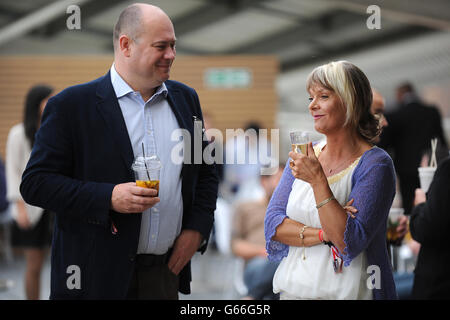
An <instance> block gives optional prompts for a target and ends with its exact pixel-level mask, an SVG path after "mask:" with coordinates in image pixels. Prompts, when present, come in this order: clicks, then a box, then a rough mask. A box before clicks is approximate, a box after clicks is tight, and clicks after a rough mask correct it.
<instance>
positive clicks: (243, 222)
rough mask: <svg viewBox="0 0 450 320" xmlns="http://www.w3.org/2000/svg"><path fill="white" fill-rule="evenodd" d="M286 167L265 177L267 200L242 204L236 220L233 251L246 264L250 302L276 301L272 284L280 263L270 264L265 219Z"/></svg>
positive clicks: (264, 197) (265, 196) (237, 208)
mask: <svg viewBox="0 0 450 320" xmlns="http://www.w3.org/2000/svg"><path fill="white" fill-rule="evenodd" d="M282 173H283V167H282V166H280V167H279V168H278V170H277V171H276V172H275V173H274V174H272V175H261V185H262V187H263V188H264V193H265V194H264V196H263V197H262V198H261V199H260V200H254V201H247V202H241V203H240V204H239V205H238V206H237V207H236V210H235V213H234V216H233V229H232V236H231V250H232V252H233V254H234V255H236V256H238V257H241V258H242V259H244V260H245V269H244V283H245V285H246V287H247V290H248V293H247V297H245V298H246V299H255V300H274V299H277V296H278V295H276V294H274V293H273V287H272V281H273V275H274V273H275V270H276V269H277V267H278V264H279V262H276V261H269V260H268V259H267V253H266V243H265V239H264V217H265V214H266V210H267V205H268V204H269V201H270V198H271V197H272V193H273V191H274V190H275V188H276V186H277V185H278V182H279V181H280V178H281V175H282Z"/></svg>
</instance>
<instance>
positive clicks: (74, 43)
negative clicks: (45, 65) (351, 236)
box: [0, 0, 450, 71]
mask: <svg viewBox="0 0 450 320" xmlns="http://www.w3.org/2000/svg"><path fill="white" fill-rule="evenodd" d="M145 2H148V3H152V4H155V5H157V6H160V7H161V8H162V9H164V10H165V11H166V12H167V13H168V15H169V16H170V17H171V18H172V20H173V22H174V25H175V30H176V34H177V38H178V42H177V53H178V54H179V55H183V54H196V55H203V54H274V55H277V56H278V57H279V59H280V62H281V70H282V71H289V70H292V69H295V68H298V67H301V66H304V65H308V64H311V63H314V62H315V61H319V60H327V59H331V58H333V57H334V56H336V55H342V54H346V53H349V52H355V51H358V50H365V49H367V48H374V47H379V46H382V45H385V44H388V43H392V42H397V41H399V40H402V39H408V38H412V37H417V36H420V35H423V34H426V33H432V32H435V31H443V30H444V31H449V30H450V10H449V9H450V5H449V1H448V0H433V1H422V0H396V1H376V0H270V1H268V0H214V1H213V0H154V1H145ZM131 3H133V1H123V0H78V1H77V0H70V1H67V0H58V1H55V0H1V1H0V54H99V53H106V54H107V53H112V44H111V38H112V36H111V33H112V28H113V25H114V23H115V21H116V20H117V17H118V15H119V13H120V11H121V10H122V9H123V8H124V7H126V6H127V5H129V4H131ZM70 4H77V5H78V6H79V7H80V12H81V30H68V28H67V26H66V20H67V18H68V17H69V14H67V13H66V10H65V9H66V8H67V7H68V6H69V5H70ZM373 4H376V5H378V6H379V8H380V9H381V29H376V30H370V29H369V28H368V27H367V26H366V21H367V19H368V17H369V16H370V13H367V12H366V10H367V8H368V6H369V5H373ZM39 13H40V15H39ZM24 25H25V26H24Z"/></svg>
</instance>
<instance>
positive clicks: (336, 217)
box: [265, 61, 397, 300]
mask: <svg viewBox="0 0 450 320" xmlns="http://www.w3.org/2000/svg"><path fill="white" fill-rule="evenodd" d="M307 91H308V93H309V95H310V99H309V100H310V105H309V111H310V113H311V115H312V117H313V119H314V128H315V130H316V131H318V132H320V133H322V134H325V135H326V138H327V139H326V141H325V142H322V143H319V144H317V145H316V146H315V147H314V149H313V146H312V143H309V144H308V149H307V152H306V154H298V153H294V152H292V151H291V152H290V153H289V156H290V158H291V160H290V161H288V166H286V168H285V170H284V172H283V175H282V178H281V181H280V183H279V185H278V186H277V188H276V189H275V191H274V194H273V196H272V199H271V201H270V203H269V207H268V209H267V213H266V218H265V235H266V248H267V252H268V254H269V259H271V260H275V261H279V260H281V263H280V265H279V267H278V269H277V271H276V273H275V276H274V282H273V286H274V291H275V292H280V298H281V299H377V300H378V299H396V298H397V293H396V289H395V284H394V279H393V274H392V267H391V264H390V262H389V257H388V253H387V248H386V227H387V217H388V214H389V210H390V208H391V205H392V201H393V199H394V195H395V172H394V166H393V163H392V160H391V158H390V157H389V155H388V154H387V153H386V152H385V151H384V150H382V149H380V148H378V147H376V146H374V144H373V142H374V140H375V138H376V137H377V136H378V135H379V133H380V130H381V128H380V123H379V121H378V119H376V117H374V115H373V114H372V113H371V110H370V108H371V105H372V92H371V87H370V83H369V80H368V79H367V77H366V76H365V74H364V73H363V72H362V71H361V70H360V69H359V68H358V67H356V66H355V65H353V64H351V63H349V62H347V61H338V62H331V63H329V64H326V65H323V66H320V67H317V68H316V69H314V70H313V71H312V72H311V74H310V75H309V77H308V79H307ZM349 205H350V206H353V207H352V208H350V209H349V207H348V206H349ZM324 244H325V245H324ZM368 266H377V267H378V269H377V270H378V278H377V279H378V280H377V281H378V283H376V282H377V281H375V283H373V279H369V280H372V282H371V284H372V285H371V286H370V285H369V284H370V283H369V282H370V281H369V280H368V274H369V273H370V272H369V271H370V270H369V269H368ZM372 272H373V271H372Z"/></svg>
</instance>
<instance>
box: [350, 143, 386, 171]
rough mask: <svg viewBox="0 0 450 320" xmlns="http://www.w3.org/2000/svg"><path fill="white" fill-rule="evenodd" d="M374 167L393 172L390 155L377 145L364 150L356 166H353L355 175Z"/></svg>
mask: <svg viewBox="0 0 450 320" xmlns="http://www.w3.org/2000/svg"><path fill="white" fill-rule="evenodd" d="M374 167H377V168H379V170H388V171H391V172H394V163H393V161H392V159H391V157H390V156H389V154H388V153H387V152H386V151H385V150H383V149H381V148H379V147H377V146H374V147H372V148H371V149H369V150H367V151H366V152H364V154H363V155H362V156H361V159H360V161H359V163H358V166H357V167H356V168H355V173H356V175H358V174H362V173H364V172H367V171H368V170H373V168H374Z"/></svg>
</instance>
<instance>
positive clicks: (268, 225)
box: [264, 160, 295, 261]
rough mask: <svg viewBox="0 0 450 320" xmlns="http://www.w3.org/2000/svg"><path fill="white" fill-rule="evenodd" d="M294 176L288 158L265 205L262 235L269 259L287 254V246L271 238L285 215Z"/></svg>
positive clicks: (278, 258) (272, 259)
mask: <svg viewBox="0 0 450 320" xmlns="http://www.w3.org/2000/svg"><path fill="white" fill-rule="evenodd" d="M294 180H295V178H294V176H293V175H292V173H291V169H290V167H289V160H288V161H287V162H286V166H285V167H284V171H283V175H282V176H281V180H280V182H279V184H278V186H277V188H276V189H275V191H274V193H273V195H272V198H271V199H270V202H269V206H268V207H267V211H266V216H265V218H264V235H265V238H266V250H267V253H268V255H269V256H268V258H269V260H271V261H280V260H281V259H282V258H283V257H285V256H287V254H288V248H289V246H288V245H286V244H284V243H281V242H278V241H275V240H272V237H273V236H274V235H275V232H276V229H277V227H278V226H279V225H280V224H281V223H282V222H283V220H284V219H285V218H287V215H286V207H287V203H288V200H289V194H290V193H291V190H292V184H293V183H294Z"/></svg>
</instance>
